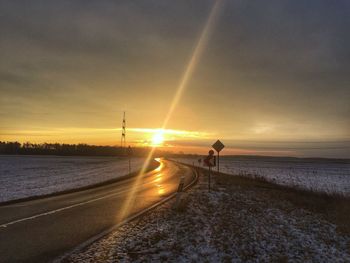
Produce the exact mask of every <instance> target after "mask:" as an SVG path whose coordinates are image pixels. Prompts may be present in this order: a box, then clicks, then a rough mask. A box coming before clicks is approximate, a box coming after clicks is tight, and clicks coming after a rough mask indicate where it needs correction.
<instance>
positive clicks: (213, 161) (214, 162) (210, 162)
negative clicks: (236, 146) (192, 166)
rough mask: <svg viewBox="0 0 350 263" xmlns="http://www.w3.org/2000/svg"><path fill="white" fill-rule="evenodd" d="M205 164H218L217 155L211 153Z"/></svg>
mask: <svg viewBox="0 0 350 263" xmlns="http://www.w3.org/2000/svg"><path fill="white" fill-rule="evenodd" d="M204 164H205V166H208V167H214V166H216V157H215V156H214V155H209V156H207V157H206V158H205V159H204Z"/></svg>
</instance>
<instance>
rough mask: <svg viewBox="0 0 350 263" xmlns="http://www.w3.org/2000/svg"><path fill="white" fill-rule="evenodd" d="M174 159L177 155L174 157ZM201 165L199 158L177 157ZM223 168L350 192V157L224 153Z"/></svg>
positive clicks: (283, 182)
mask: <svg viewBox="0 0 350 263" xmlns="http://www.w3.org/2000/svg"><path fill="white" fill-rule="evenodd" d="M173 159H174V158H173ZM174 160H177V161H179V162H183V163H189V164H193V163H194V164H195V165H198V157H197V158H175V159H174ZM220 172H223V173H227V174H234V175H243V176H250V177H263V178H265V179H267V180H268V181H271V182H275V183H277V184H281V185H288V186H293V187H298V188H304V189H308V190H314V191H319V192H327V193H340V194H345V195H350V161H349V160H348V161H344V160H343V161H340V160H334V161H333V160H326V159H325V160H321V159H320V160H310V159H294V158H293V159H290V158H273V157H265V158H264V157H255V158H254V157H221V158H220Z"/></svg>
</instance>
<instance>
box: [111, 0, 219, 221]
mask: <svg viewBox="0 0 350 263" xmlns="http://www.w3.org/2000/svg"><path fill="white" fill-rule="evenodd" d="M220 4H221V0H217V1H215V3H214V5H213V7H212V9H211V11H210V14H209V17H208V19H207V21H206V23H205V25H204V28H203V30H202V32H201V34H200V37H199V39H198V41H197V44H196V46H195V48H194V51H193V53H192V56H191V58H190V60H189V62H188V64H187V66H186V68H185V71H184V74H183V76H182V78H181V80H180V83H179V86H178V88H177V90H176V92H175V95H174V98H173V100H172V102H171V104H170V108H169V110H168V113H167V115H166V117H165V119H164V122H163V126H162V130H164V129H165V128H166V126H167V124H168V122H169V120H170V118H171V116H172V114H173V112H174V110H175V108H176V106H177V104H178V103H179V101H180V99H181V96H182V94H183V92H184V90H185V88H186V87H187V84H188V81H189V80H190V78H191V76H192V74H193V72H194V69H195V67H196V65H197V64H198V61H199V58H200V55H201V54H202V52H203V50H204V47H205V45H206V43H207V41H208V38H209V35H210V31H211V30H212V28H213V26H214V22H215V20H216V18H217V15H218V13H219V7H220ZM157 140H159V141H160V136H159V137H158V139H157ZM155 148H156V147H154V146H153V147H152V148H151V150H150V152H149V154H148V156H147V158H146V161H145V162H144V164H143V166H142V168H141V171H140V173H139V174H138V176H137V177H136V179H135V183H134V184H133V185H132V187H131V189H130V192H129V194H128V196H127V198H126V201H125V203H124V205H123V208H122V210H121V213H120V214H119V217H118V220H119V221H121V220H123V219H124V218H125V217H126V216H128V214H129V212H130V208H131V206H132V204H133V202H134V200H135V198H136V196H135V193H136V190H137V188H138V186H139V184H140V182H141V179H142V177H143V176H144V174H145V172H146V169H147V167H148V166H149V164H150V162H151V159H152V156H153V154H154V151H155ZM158 193H159V194H163V193H164V189H163V188H160V189H159V190H158Z"/></svg>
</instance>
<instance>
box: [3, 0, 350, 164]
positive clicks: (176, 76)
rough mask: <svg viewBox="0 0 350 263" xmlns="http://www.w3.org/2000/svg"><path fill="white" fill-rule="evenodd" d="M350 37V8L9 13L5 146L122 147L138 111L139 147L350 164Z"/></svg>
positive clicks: (99, 8) (236, 6)
mask: <svg viewBox="0 0 350 263" xmlns="http://www.w3.org/2000/svg"><path fill="white" fill-rule="evenodd" d="M349 28H350V1H347V0H344V1H342V0H338V1H323V0H317V1H316V0H315V1H311V0H308V1H301V0H300V1H295V0H291V1H281V0H276V1H243V0H242V1H235V0H227V1H221V2H220V1H219V2H215V1H208V0H203V1H197V0H192V1H191V0H184V1H166V0H159V1H150V0H148V1H146V0H145V1H130V0H128V1H103V0H102V1H90V0H81V1H78V0H77V1H64V0H62V1H47V0H45V1H44V0H43V1H35V0H32V1H16V0H8V1H3V0H0V32H1V33H0V34H1V35H0V58H1V59H0V94H1V96H0V140H1V141H15V140H17V141H20V142H25V141H31V142H61V143H63V142H64V143H88V144H99V145H119V144H120V135H121V131H120V128H121V122H122V114H123V111H126V116H127V128H128V130H127V141H128V144H132V145H152V143H154V141H155V140H156V141H157V138H158V139H159V140H158V141H159V142H160V141H162V140H163V139H164V143H161V145H162V146H163V147H165V148H167V149H169V150H172V151H175V152H178V151H184V152H185V153H206V152H207V151H208V149H209V147H210V145H211V144H212V143H213V142H215V140H216V139H220V140H222V141H223V142H224V144H225V145H226V146H227V148H226V149H225V150H224V152H223V153H225V154H259V155H282V156H285V155H287V156H307V157H311V156H312V157H339V158H350V121H349V120H350V118H349V116H350V103H349V102H350V34H349ZM167 120H168V121H167ZM161 129H164V130H161ZM155 134H156V135H155ZM157 136H158V137H157ZM160 136H161V137H162V138H160ZM152 138H153V140H152Z"/></svg>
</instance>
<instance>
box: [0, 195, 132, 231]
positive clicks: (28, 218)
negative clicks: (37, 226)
mask: <svg viewBox="0 0 350 263" xmlns="http://www.w3.org/2000/svg"><path fill="white" fill-rule="evenodd" d="M127 191H128V190H124V191H119V192H117V193H113V194H109V195H105V196H102V197H98V198H95V199H91V200H88V201H85V202H81V203H77V204H74V205H70V206H66V207H62V208H59V209H55V210H51V211H48V212H45V213H41V214H37V215H34V216H29V217H25V218H21V219H17V220H14V221H12V222H8V223H5V224H2V225H0V227H8V226H10V225H14V224H17V223H20V222H23V221H27V220H31V219H35V218H38V217H42V216H47V215H52V214H55V213H57V212H61V211H64V210H68V209H71V208H74V207H77V206H82V205H85V204H88V203H92V202H96V201H99V200H101V199H106V198H109V197H112V196H116V195H119V194H121V193H124V192H127Z"/></svg>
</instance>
